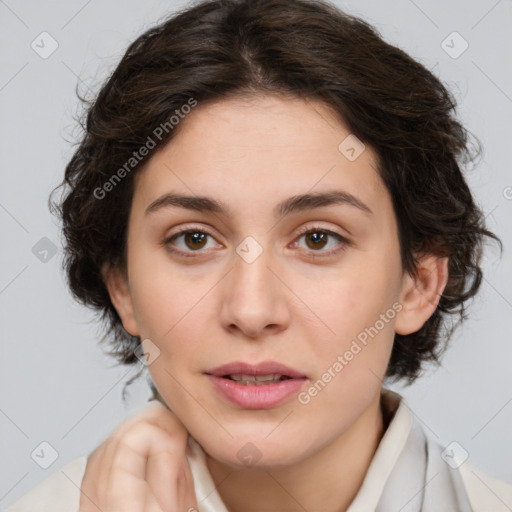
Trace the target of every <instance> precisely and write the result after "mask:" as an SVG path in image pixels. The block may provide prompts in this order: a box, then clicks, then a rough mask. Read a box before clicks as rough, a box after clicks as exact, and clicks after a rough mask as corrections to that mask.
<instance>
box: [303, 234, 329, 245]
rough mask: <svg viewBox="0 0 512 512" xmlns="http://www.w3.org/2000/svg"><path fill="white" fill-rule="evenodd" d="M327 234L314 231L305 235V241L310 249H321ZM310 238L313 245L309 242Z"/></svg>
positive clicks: (325, 241)
mask: <svg viewBox="0 0 512 512" xmlns="http://www.w3.org/2000/svg"><path fill="white" fill-rule="evenodd" d="M327 236H328V235H327V233H321V232H319V231H314V232H312V233H308V234H307V235H306V243H307V245H308V247H309V248H310V249H322V248H323V247H325V244H326V243H327ZM310 240H312V241H313V245H311V244H310Z"/></svg>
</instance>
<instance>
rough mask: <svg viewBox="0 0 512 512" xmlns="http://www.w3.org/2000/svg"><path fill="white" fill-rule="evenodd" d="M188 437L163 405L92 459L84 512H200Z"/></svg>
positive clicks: (125, 426)
mask: <svg viewBox="0 0 512 512" xmlns="http://www.w3.org/2000/svg"><path fill="white" fill-rule="evenodd" d="M187 439H188V432H187V430H186V429H185V427H184V426H183V424H182V423H181V422H180V421H179V420H178V418H177V417H176V416H175V415H174V414H173V413H172V412H171V411H170V410H169V409H168V408H167V407H166V406H164V405H163V404H161V403H160V402H159V401H158V400H152V401H151V402H150V403H149V404H148V405H147V407H146V408H145V409H144V410H143V411H142V412H140V413H139V414H137V415H136V416H133V417H132V418H129V419H128V420H126V421H125V422H124V423H122V424H121V425H120V426H119V427H118V428H116V429H115V430H114V432H113V433H112V434H111V435H110V436H109V437H108V438H107V439H106V441H104V442H103V443H102V444H101V445H100V446H98V447H97V448H96V449H95V450H94V451H93V452H92V453H91V454H90V455H89V457H88V460H87V466H86V470H85V475H84V478H83V480H82V485H81V489H80V490H81V493H80V509H79V512H98V510H101V511H102V512H197V500H196V496H195V492H194V482H193V479H192V473H191V470H190V465H189V463H188V460H187V458H186V454H187V453H189V452H188V450H187V449H188V444H187Z"/></svg>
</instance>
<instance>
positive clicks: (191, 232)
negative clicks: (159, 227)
mask: <svg viewBox="0 0 512 512" xmlns="http://www.w3.org/2000/svg"><path fill="white" fill-rule="evenodd" d="M163 244H164V245H165V246H166V248H167V249H168V250H169V251H170V252H173V253H178V254H181V255H183V256H195V255H194V254H193V253H207V252H208V251H207V249H211V248H215V247H217V248H219V247H222V246H221V245H219V244H216V243H215V238H214V237H213V236H212V235H210V233H207V232H205V231H202V230H199V229H182V230H181V231H179V232H178V233H176V234H175V235H172V236H170V237H169V238H166V239H165V240H164V241H163ZM203 249H204V250H203Z"/></svg>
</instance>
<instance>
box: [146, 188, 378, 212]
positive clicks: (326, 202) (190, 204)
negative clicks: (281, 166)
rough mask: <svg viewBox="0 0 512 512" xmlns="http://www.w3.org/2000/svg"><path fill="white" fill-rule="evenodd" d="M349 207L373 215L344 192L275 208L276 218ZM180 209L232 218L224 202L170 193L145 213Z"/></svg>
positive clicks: (310, 195)
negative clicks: (342, 206)
mask: <svg viewBox="0 0 512 512" xmlns="http://www.w3.org/2000/svg"><path fill="white" fill-rule="evenodd" d="M331 205H348V206H353V207H355V208H358V209H359V210H361V211H363V212H365V213H367V214H370V215H373V212H372V211H371V209H370V208H369V207H368V206H367V205H366V204H365V203H363V202H362V201H361V200H360V199H358V198H357V197H356V196H354V195H352V194H350V193H348V192H345V191H342V190H334V191H330V192H316V193H308V194H302V195H297V196H292V197H289V198H288V199H285V200H284V201H282V202H281V203H279V204H277V205H276V206H275V207H274V216H275V217H280V216H285V215H289V214H290V213H295V212H301V211H306V210H312V209H314V208H321V207H323V206H331ZM172 207H179V208H185V209H187V210H194V211H198V212H210V213H216V214H220V215H227V216H230V215H231V214H232V212H231V210H230V208H228V207H227V206H226V205H224V204H223V203H222V202H220V201H217V200H216V199H213V198H211V197H206V196H187V195H181V194H174V193H168V194H164V195H163V196H161V197H159V198H158V199H156V200H155V201H153V202H152V203H151V204H150V205H149V206H148V207H147V208H146V211H145V212H144V215H149V214H151V213H154V212H156V211H158V210H161V209H164V208H172Z"/></svg>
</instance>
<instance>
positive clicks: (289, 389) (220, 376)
mask: <svg viewBox="0 0 512 512" xmlns="http://www.w3.org/2000/svg"><path fill="white" fill-rule="evenodd" d="M206 375H207V376H208V377H209V378H210V381H211V383H212V384H213V387H214V388H215V389H216V390H217V392H218V393H219V394H220V396H222V397H223V398H224V399H226V400H227V401H229V402H230V403H231V404H234V405H236V406H237V407H239V408H243V409H268V408H272V407H276V406H278V405H280V404H282V403H283V402H284V401H286V400H287V399H289V398H290V397H291V396H293V395H294V394H296V393H298V392H299V391H300V390H301V389H302V387H303V386H304V383H305V382H306V381H307V380H308V378H307V376H306V375H304V374H302V373H301V372H299V371H297V370H294V369H293V368H289V367H288V366H285V365H283V364H281V363H277V362H274V361H265V362H262V363H259V364H256V365H253V364H249V363H244V362H233V363H228V364H225V365H222V366H219V367H217V368H214V369H212V370H210V371H208V372H206Z"/></svg>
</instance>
